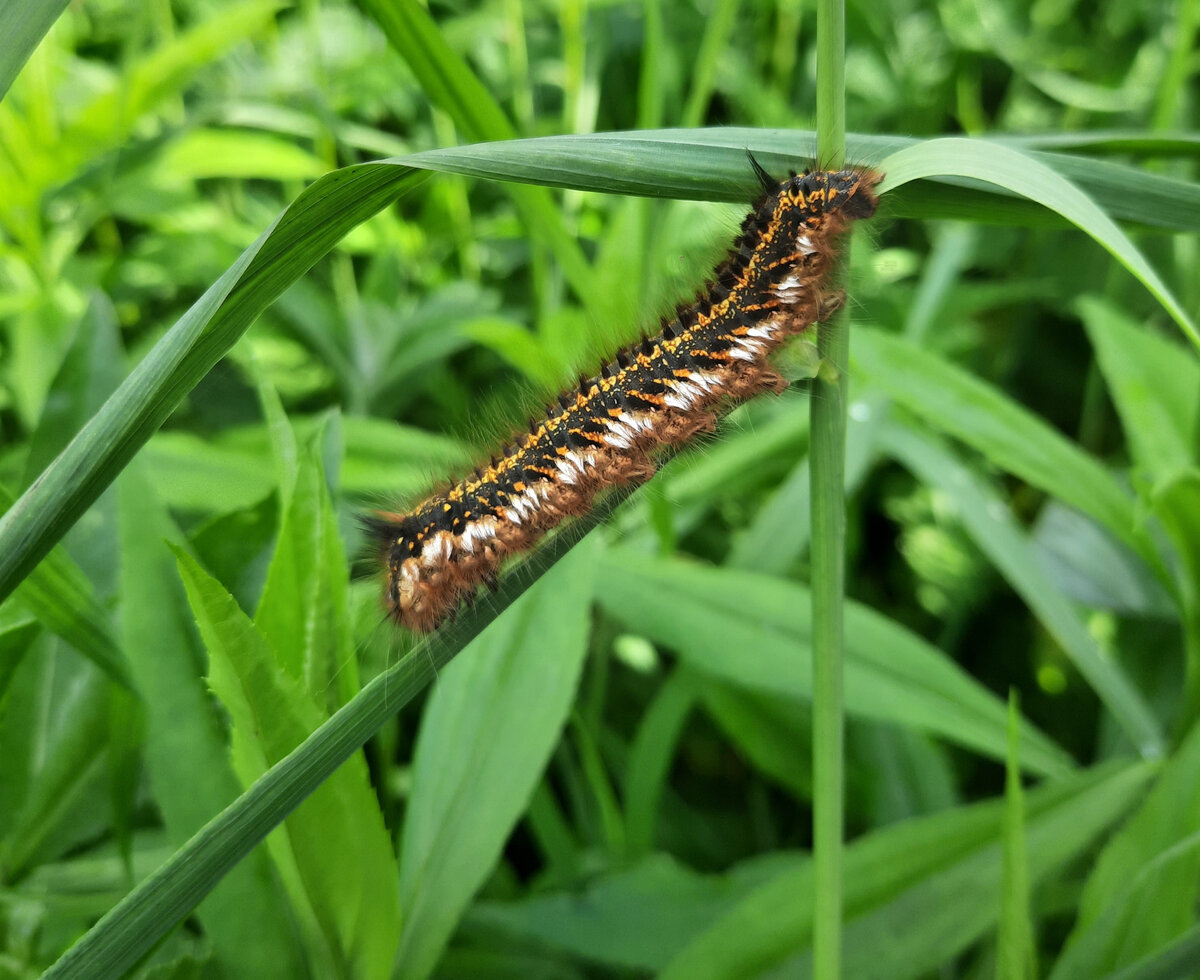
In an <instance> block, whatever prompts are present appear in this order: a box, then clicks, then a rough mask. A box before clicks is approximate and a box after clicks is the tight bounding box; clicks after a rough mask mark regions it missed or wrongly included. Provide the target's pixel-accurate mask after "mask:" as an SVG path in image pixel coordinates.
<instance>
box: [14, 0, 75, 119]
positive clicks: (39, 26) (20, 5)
mask: <svg viewBox="0 0 1200 980" xmlns="http://www.w3.org/2000/svg"><path fill="white" fill-rule="evenodd" d="M67 3H68V0H50V2H45V3H43V2H40V0H8V2H6V3H4V4H3V5H0V37H3V38H4V39H5V40H4V44H3V45H2V46H0V99H3V98H4V96H5V93H7V92H8V87H9V86H10V85H12V83H13V79H14V78H16V77H17V73H18V72H19V71H20V70H21V66H22V65H24V64H25V62H26V60H27V59H28V58H29V56H30V55H31V54H33V49H34V48H36V47H37V45H38V42H39V41H40V40H41V39H42V37H43V36H44V35H45V33H46V32H47V31H48V30H50V27H51V26H52V25H53V24H54V22H55V21H56V20H58V15H59V14H61V13H62V12H63V11H64V10H66V9H67Z"/></svg>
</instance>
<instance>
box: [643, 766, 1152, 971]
mask: <svg viewBox="0 0 1200 980" xmlns="http://www.w3.org/2000/svg"><path fill="white" fill-rule="evenodd" d="M1150 775H1151V769H1150V767H1149V765H1148V764H1140V765H1125V766H1119V767H1115V766H1108V767H1105V768H1102V769H1099V770H1096V771H1091V772H1081V773H1076V774H1073V775H1071V776H1069V777H1067V778H1066V779H1064V780H1061V781H1056V782H1054V783H1050V784H1048V785H1045V786H1042V787H1039V788H1038V789H1036V790H1034V791H1033V792H1031V793H1030V794H1029V795H1028V798H1027V800H1026V829H1027V842H1028V854H1029V866H1030V878H1031V881H1033V882H1040V881H1043V880H1045V879H1047V878H1049V877H1050V876H1052V875H1053V874H1054V873H1055V872H1057V871H1059V870H1060V869H1062V868H1063V867H1064V866H1065V865H1067V864H1068V863H1069V861H1070V860H1071V859H1072V858H1073V857H1074V856H1076V855H1077V854H1079V853H1081V852H1082V851H1083V850H1084V849H1086V848H1087V847H1088V845H1089V844H1090V843H1091V841H1092V839H1093V838H1094V837H1095V836H1096V835H1097V834H1099V833H1101V832H1103V831H1104V830H1105V829H1106V828H1107V827H1109V826H1110V825H1111V824H1112V823H1113V821H1115V820H1117V819H1119V818H1120V816H1121V815H1122V814H1123V813H1124V812H1125V810H1126V809H1127V808H1128V807H1129V806H1131V805H1132V804H1133V803H1134V802H1135V801H1136V799H1137V794H1138V793H1139V791H1140V790H1141V789H1142V787H1143V786H1144V785H1145V784H1146V781H1147V780H1148V779H1149V778H1150ZM1002 811H1003V802H1002V801H993V802H989V803H983V804H974V805H972V806H968V807H961V808H958V809H955V810H948V811H944V812H942V813H937V814H934V815H932V816H928V817H920V818H917V819H915V820H908V821H905V822H903V823H900V824H894V825H892V826H890V827H887V828H884V829H883V830H878V831H875V832H873V833H871V834H868V835H867V836H866V837H864V838H862V839H860V840H858V841H855V842H854V843H852V844H851V845H850V846H849V847H848V848H847V850H846V858H845V916H846V919H845V921H846V926H845V932H844V935H845V939H846V941H845V944H844V957H845V958H844V964H845V968H844V973H843V976H844V977H846V978H847V980H858V978H864V980H865V978H873V977H880V978H888V980H901V978H903V977H916V976H921V975H924V974H926V973H927V972H928V971H930V970H931V969H933V968H934V967H935V966H937V965H938V964H939V963H941V962H943V961H945V960H947V959H949V958H950V957H951V956H953V955H954V953H955V952H956V951H958V950H961V949H962V948H964V947H965V946H966V945H967V944H969V943H970V942H971V941H972V940H974V939H977V938H978V937H980V936H981V935H983V934H984V933H985V932H986V931H987V930H988V929H989V928H991V927H992V926H994V924H995V922H996V920H997V917H998V914H999V908H1000V905H999V901H998V900H997V895H998V892H999V888H1000V879H1001V866H1002V863H1003V858H1002V844H1001V839H1000V838H1001V832H1000V828H1001V820H1002ZM813 900H814V888H813V874H812V864H811V862H810V861H807V860H806V861H804V862H802V863H800V864H799V865H798V866H797V867H795V868H794V869H790V870H786V871H784V872H783V873H781V874H780V875H778V876H777V877H776V878H775V879H774V880H772V881H770V882H768V883H767V884H765V885H763V886H762V887H761V888H759V889H757V890H756V891H755V892H754V893H753V894H752V895H750V896H749V897H748V898H746V899H745V901H743V902H741V903H740V904H739V905H738V906H737V907H736V908H734V909H733V910H732V911H731V912H730V913H729V914H728V915H726V916H724V917H723V918H722V919H721V920H720V921H718V922H716V923H715V924H714V925H713V926H712V927H711V928H709V929H708V930H707V931H705V932H704V933H702V934H701V935H700V936H698V937H697V938H696V939H695V941H693V942H692V943H691V944H690V945H689V946H688V947H687V948H686V949H684V950H683V951H682V952H681V953H680V954H679V955H678V956H677V957H675V959H674V960H672V961H671V963H670V964H669V965H668V966H667V968H666V969H665V970H663V971H662V972H661V973H660V974H659V977H660V980H683V978H687V980H724V978H729V980H733V978H741V977H758V976H771V977H778V978H780V980H782V978H784V977H786V978H788V980H802V978H805V977H808V976H810V975H811V974H810V970H811V963H810V960H809V955H810V944H811V932H810V929H811V921H812V903H813Z"/></svg>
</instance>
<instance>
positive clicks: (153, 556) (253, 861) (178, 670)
mask: <svg viewBox="0 0 1200 980" xmlns="http://www.w3.org/2000/svg"><path fill="white" fill-rule="evenodd" d="M117 488H118V493H119V501H120V521H121V595H122V600H123V603H124V605H123V612H124V615H123V617H122V637H123V640H124V643H125V648H126V649H127V650H128V651H129V666H130V673H131V674H132V676H133V680H134V683H135V685H136V687H137V690H138V692H139V693H140V694H141V695H142V698H143V701H144V705H145V709H144V710H145V713H146V739H145V749H144V751H145V758H146V767H147V770H148V773H149V777H150V785H151V787H152V788H153V791H154V800H155V803H156V805H157V807H158V810H159V812H160V813H161V814H162V819H163V823H164V824H165V826H166V831H167V835H168V838H169V839H170V840H171V842H172V843H173V844H175V845H176V846H179V845H181V844H183V843H184V842H185V841H186V840H187V839H188V838H189V837H190V836H191V835H192V834H194V833H195V832H196V831H197V830H198V829H200V827H202V826H203V825H204V822H205V821H206V820H207V819H208V818H209V817H211V816H212V815H213V814H214V813H217V812H218V811H219V810H220V809H221V808H222V807H224V806H226V805H227V804H228V803H229V802H230V801H232V800H233V799H235V798H236V797H237V795H238V792H239V790H240V787H239V786H238V781H237V778H236V776H235V775H234V773H233V770H232V769H231V768H230V765H229V757H228V749H227V746H226V741H225V736H224V733H223V731H222V726H221V721H220V719H219V718H218V716H217V713H216V712H215V711H214V704H213V700H212V697H211V695H210V693H209V691H208V687H207V685H206V684H205V682H204V654H203V651H202V650H201V649H199V646H200V645H199V642H198V638H197V637H196V634H195V629H194V626H193V623H192V620H191V616H190V614H189V610H188V606H187V597H186V596H185V595H184V591H183V586H182V584H181V583H180V581H179V577H178V575H177V573H176V570H175V560H174V557H173V556H172V554H171V552H170V551H169V550H168V548H167V547H166V544H165V543H164V539H165V540H171V541H176V542H178V541H181V540H182V539H181V536H180V534H179V531H178V530H177V529H176V528H175V527H174V526H173V524H172V523H171V520H170V518H169V517H168V515H167V513H166V511H165V510H164V509H163V507H162V505H161V504H160V503H159V501H158V500H157V499H156V497H155V496H154V492H153V490H152V489H151V488H150V485H149V482H148V479H147V474H146V472H145V466H144V465H139V464H134V465H133V466H131V467H129V468H128V469H127V470H126V471H125V472H124V473H123V474H122V476H121V479H120V481H118V484H117ZM197 915H198V916H199V919H200V922H201V924H202V925H203V926H204V930H205V933H206V935H207V936H208V937H209V938H210V940H211V941H212V944H213V950H214V955H215V957H216V959H217V960H218V961H219V962H221V963H222V964H224V966H225V969H226V970H227V971H229V972H230V973H246V974H250V975H255V976H265V975H268V974H270V973H271V972H274V971H281V972H283V973H286V974H289V975H295V973H296V972H298V971H299V970H300V968H301V967H300V959H299V956H298V950H297V949H296V947H295V943H294V937H293V935H292V927H293V926H292V923H291V921H290V918H289V916H288V914H287V905H286V903H285V901H284V895H283V893H282V891H281V890H280V888H279V885H278V882H277V880H276V879H275V878H274V877H273V875H272V873H271V866H270V862H269V860H268V857H267V855H266V853H265V852H263V851H256V852H255V853H254V854H252V855H250V856H249V857H248V858H247V859H246V861H244V862H243V863H242V864H241V865H239V866H238V867H237V868H235V869H234V870H233V871H232V872H231V873H230V874H229V875H228V877H226V878H225V879H224V881H222V882H221V884H220V885H219V886H218V887H217V889H216V890H215V891H214V892H213V894H212V895H210V896H209V897H208V898H207V899H205V900H204V901H203V902H201V903H200V906H199V908H198V909H197Z"/></svg>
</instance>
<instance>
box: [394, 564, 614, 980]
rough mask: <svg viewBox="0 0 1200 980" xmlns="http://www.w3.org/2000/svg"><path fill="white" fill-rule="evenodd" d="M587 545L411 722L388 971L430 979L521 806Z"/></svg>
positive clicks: (582, 582) (576, 639) (562, 658)
mask: <svg viewBox="0 0 1200 980" xmlns="http://www.w3.org/2000/svg"><path fill="white" fill-rule="evenodd" d="M595 543H596V542H592V544H593V545H594V544H595ZM594 552H595V549H594V548H593V547H591V546H587V547H581V548H579V549H577V550H576V552H575V553H573V554H572V555H570V556H569V558H568V559H566V560H565V561H564V562H563V563H562V565H561V566H560V568H559V570H558V574H557V576H556V583H557V588H556V589H555V590H554V591H553V592H551V591H550V590H549V589H546V588H538V589H534V590H531V591H530V592H529V593H528V594H527V595H526V597H525V598H523V599H522V601H521V602H520V603H518V604H517V605H516V606H515V607H514V608H513V610H512V613H511V614H510V615H508V616H505V617H504V618H503V619H502V620H500V621H499V622H497V623H496V625H495V627H494V628H493V629H491V630H489V631H488V633H487V634H486V635H485V637H483V638H481V640H480V641H479V642H478V643H477V644H476V645H475V649H473V651H472V653H471V655H470V656H468V657H464V658H462V659H460V660H459V661H457V662H456V663H454V664H453V665H452V666H451V667H449V668H448V669H447V670H446V671H445V673H444V674H443V675H442V677H441V678H440V679H439V682H438V685H437V688H436V689H435V690H434V693H433V696H432V698H431V699H430V702H429V706H428V708H427V709H426V711H425V716H424V718H423V719H422V722H421V732H420V735H419V737H418V740H417V747H416V753H415V756H414V759H413V789H412V797H411V802H410V805H409V807H408V811H407V814H406V817H405V823H404V836H403V840H402V843H401V849H400V897H401V911H402V915H403V921H404V932H403V938H402V940H401V944H400V950H399V953H398V954H397V959H396V964H397V974H396V975H397V976H398V977H403V978H416V980H420V978H424V977H427V976H429V975H430V973H431V972H432V971H433V969H434V967H435V966H436V964H437V961H438V958H439V957H440V955H441V953H442V950H443V949H444V947H445V944H446V941H447V940H448V939H449V937H450V934H451V932H452V931H453V929H454V926H455V924H456V923H457V922H458V919H459V917H460V916H461V915H462V912H463V910H464V909H465V908H466V906H467V903H468V902H469V900H470V898H471V896H472V895H473V894H474V893H475V891H476V890H477V889H478V888H479V886H480V885H481V884H483V882H484V880H485V878H486V876H487V874H488V873H489V872H490V871H491V869H492V867H493V866H494V864H495V863H496V860H497V859H498V858H499V856H500V851H501V848H502V847H503V845H504V842H505V840H507V839H508V835H509V833H510V832H511V830H512V827H513V825H514V824H515V823H516V821H517V819H518V817H519V816H520V815H521V813H522V812H523V811H524V809H525V807H526V806H527V805H528V804H529V800H530V797H531V796H532V794H533V791H534V788H535V786H536V785H537V782H538V780H539V778H540V777H541V773H542V770H543V768H544V767H545V765H546V763H547V761H548V760H549V758H550V752H551V750H552V749H553V748H554V745H555V743H556V742H557V741H558V738H559V734H560V732H561V730H562V726H563V724H564V723H565V721H566V719H567V714H568V712H569V711H570V708H571V705H572V703H573V702H574V699H575V689H576V686H577V684H578V681H579V673H580V670H581V669H582V666H583V658H584V655H585V653H586V652H587V637H588V626H589V621H590V618H589V607H590V603H591V595H592V567H593V565H594V563H595V553H594ZM483 601H486V600H483Z"/></svg>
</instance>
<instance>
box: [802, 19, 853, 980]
mask: <svg viewBox="0 0 1200 980" xmlns="http://www.w3.org/2000/svg"><path fill="white" fill-rule="evenodd" d="M845 48H846V27H845V10H844V8H843V5H842V0H821V2H819V3H818V5H817V52H818V61H817V160H818V161H819V162H820V165H821V166H823V167H829V168H837V167H840V166H841V165H842V162H843V161H844V159H845V155H846V107H845ZM832 276H833V279H834V282H833V283H832V286H833V288H839V287H840V286H841V282H842V273H841V268H840V267H838V268H835V269H834V270H833V273H832ZM817 349H818V351H819V352H820V355H821V359H822V362H823V366H822V370H821V371H820V372H819V373H818V376H817V378H816V382H815V384H814V385H813V393H812V401H811V403H810V405H811V409H810V410H811V413H812V436H811V444H810V450H809V451H810V460H811V469H810V473H811V481H812V482H811V487H812V493H811V499H812V603H813V616H812V620H813V866H814V870H815V880H816V885H815V887H816V901H815V902H814V903H813V976H814V977H815V978H816V980H838V978H839V977H840V976H841V955H842V948H841V947H842V833H843V825H844V808H845V801H844V773H843V755H844V741H845V731H844V726H845V721H844V718H843V710H842V646H843V644H842V598H843V594H844V591H845V579H846V557H845V538H846V501H845V470H846V387H847V386H846V368H847V365H848V362H849V358H850V335H849V331H848V324H847V321H846V316H845V314H844V313H841V312H839V313H836V314H835V315H834V316H833V317H832V318H831V319H830V321H829V322H828V323H821V324H819V325H818V328H817Z"/></svg>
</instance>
